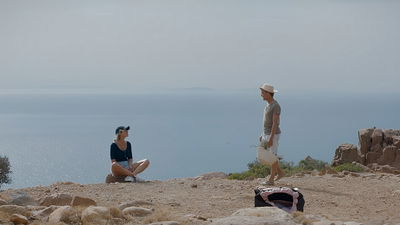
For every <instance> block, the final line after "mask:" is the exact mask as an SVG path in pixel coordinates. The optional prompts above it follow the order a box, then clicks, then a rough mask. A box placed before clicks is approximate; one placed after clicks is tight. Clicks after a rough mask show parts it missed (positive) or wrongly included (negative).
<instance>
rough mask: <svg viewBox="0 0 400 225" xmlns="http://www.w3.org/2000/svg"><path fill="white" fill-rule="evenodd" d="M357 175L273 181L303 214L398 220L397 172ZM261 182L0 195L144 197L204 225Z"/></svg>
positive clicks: (244, 201) (247, 199) (243, 202)
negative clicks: (291, 192)
mask: <svg viewBox="0 0 400 225" xmlns="http://www.w3.org/2000/svg"><path fill="white" fill-rule="evenodd" d="M358 175H359V176H358V177H355V176H351V175H347V176H344V177H342V178H340V177H334V176H332V175H324V176H312V175H305V176H303V177H285V178H283V179H281V180H280V181H279V182H277V183H276V186H288V187H297V188H299V189H300V192H301V193H303V195H304V198H305V201H306V204H305V207H304V209H305V211H304V213H305V214H311V215H320V216H323V217H326V218H328V219H330V220H340V221H355V222H362V223H364V224H371V225H372V224H373V225H379V224H398V223H399V224H400V175H392V174H373V173H359V174H358ZM261 181H262V180H260V179H259V180H250V181H237V180H227V179H221V178H213V179H209V180H202V179H198V178H197V179H196V178H184V179H172V180H168V181H151V182H148V183H115V184H88V185H81V184H75V183H68V182H66V183H58V184H53V185H51V186H47V187H32V188H25V189H19V190H5V191H3V192H1V196H2V197H6V196H7V195H8V196H9V195H10V194H11V193H13V192H16V191H24V192H27V193H29V194H30V195H31V196H32V197H33V198H35V199H40V198H42V197H45V196H47V195H50V194H54V193H69V194H72V195H78V196H82V197H89V198H92V199H93V200H95V201H96V202H97V205H99V206H108V207H112V206H118V205H119V204H121V203H124V202H129V201H134V200H144V201H147V202H152V203H153V204H154V206H153V207H155V208H159V209H162V210H163V211H164V214H166V215H164V216H166V217H170V218H167V219H174V218H178V217H185V216H186V217H188V216H191V217H196V218H199V224H207V223H208V222H206V221H204V220H203V218H204V219H207V218H217V217H225V216H229V215H230V214H232V213H233V212H235V211H236V210H237V209H240V208H247V207H253V206H254V191H253V189H254V188H256V187H258V186H261V185H260V183H261ZM200 222H201V223H200Z"/></svg>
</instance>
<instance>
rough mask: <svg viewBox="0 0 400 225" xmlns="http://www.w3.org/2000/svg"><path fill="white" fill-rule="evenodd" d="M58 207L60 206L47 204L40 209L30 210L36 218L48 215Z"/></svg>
mask: <svg viewBox="0 0 400 225" xmlns="http://www.w3.org/2000/svg"><path fill="white" fill-rule="evenodd" d="M58 208H60V206H54V205H52V206H48V207H46V208H44V209H41V210H36V211H32V216H33V217H34V218H37V219H43V218H46V217H48V216H49V215H50V214H51V213H52V212H54V211H55V210H56V209H58Z"/></svg>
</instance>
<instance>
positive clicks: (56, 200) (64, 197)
mask: <svg viewBox="0 0 400 225" xmlns="http://www.w3.org/2000/svg"><path fill="white" fill-rule="evenodd" d="M71 201H72V196H71V195H70V194H53V195H50V196H47V197H44V198H42V199H41V200H40V205H42V206H51V205H58V206H63V205H69V204H71Z"/></svg>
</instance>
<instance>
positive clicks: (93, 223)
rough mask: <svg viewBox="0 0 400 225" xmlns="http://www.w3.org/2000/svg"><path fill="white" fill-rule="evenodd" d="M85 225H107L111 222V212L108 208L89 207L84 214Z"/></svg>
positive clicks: (83, 222) (83, 221)
mask: <svg viewBox="0 0 400 225" xmlns="http://www.w3.org/2000/svg"><path fill="white" fill-rule="evenodd" d="M81 219H82V224H83V225H107V224H108V222H109V221H110V220H111V212H110V209H109V208H107V207H100V206H89V207H88V208H86V209H85V210H83V212H82V216H81Z"/></svg>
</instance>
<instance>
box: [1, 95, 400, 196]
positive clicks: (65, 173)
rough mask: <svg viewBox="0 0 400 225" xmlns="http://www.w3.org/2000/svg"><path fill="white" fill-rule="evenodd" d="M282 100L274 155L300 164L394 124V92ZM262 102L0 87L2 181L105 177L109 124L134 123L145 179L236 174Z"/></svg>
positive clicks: (399, 101)
mask: <svg viewBox="0 0 400 225" xmlns="http://www.w3.org/2000/svg"><path fill="white" fill-rule="evenodd" d="M276 99H277V101H278V102H279V103H280V105H281V108H282V115H281V125H280V126H281V130H282V134H281V138H280V146H279V150H278V154H279V155H280V156H282V157H283V160H285V161H287V162H294V163H298V162H299V161H300V160H302V159H304V158H306V157H307V156H311V157H313V158H315V159H318V160H323V161H325V162H331V161H332V158H333V156H334V153H335V149H336V148H337V147H338V146H339V145H340V144H342V143H352V144H358V137H357V131H358V130H359V129H361V128H370V127H378V128H384V129H400V119H399V115H400V114H399V112H400V98H399V96H398V95H396V94H390V93H388V94H366V93H363V94H361V93H360V94H354V93H352V94H343V93H340V94H338V93H336V94H335V93H308V94H301V93H291V94H281V93H279V94H278V95H277V96H276ZM265 105H266V102H265V101H263V100H262V99H261V96H260V93H259V92H258V90H255V91H248V90H246V91H225V92H223V91H212V90H204V91H202V90H199V91H166V92H165V93H141V94H140V93H136V94H134V93H130V94H126V93H119V94H115V93H28V94H27V93H23V92H22V93H1V94H0V127H1V129H0V155H2V156H7V157H8V158H9V161H10V164H11V170H12V174H11V178H12V182H11V183H10V184H2V186H1V189H8V188H24V187H31V186H40V185H50V184H53V183H56V182H62V181H70V182H76V183H81V184H89V183H102V182H104V180H105V177H106V175H107V174H108V173H110V166H111V162H110V153H109V151H110V145H111V143H112V141H113V139H114V137H115V135H114V132H115V128H116V127H118V126H130V127H131V130H130V132H129V137H128V138H127V140H129V141H130V142H131V143H132V146H133V156H134V160H140V159H145V158H146V159H149V160H150V167H149V168H148V169H147V170H146V171H145V172H143V173H142V174H141V175H140V176H141V177H142V178H143V179H146V180H167V179H173V178H181V177H195V176H198V175H200V174H204V173H208V172H214V171H222V172H226V173H231V172H241V171H244V170H246V169H247V164H248V163H250V162H253V161H254V160H255V157H256V146H257V145H258V138H259V136H260V134H261V132H262V129H263V128H262V114H263V109H264V107H265Z"/></svg>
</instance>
